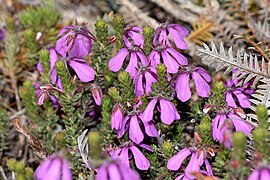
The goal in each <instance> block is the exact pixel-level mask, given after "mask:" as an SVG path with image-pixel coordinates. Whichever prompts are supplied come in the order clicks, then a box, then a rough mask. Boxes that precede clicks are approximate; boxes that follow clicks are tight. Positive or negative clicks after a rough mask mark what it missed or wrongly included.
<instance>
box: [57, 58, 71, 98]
mask: <svg viewBox="0 0 270 180" xmlns="http://www.w3.org/2000/svg"><path fill="white" fill-rule="evenodd" d="M55 68H56V71H57V74H58V75H59V76H60V77H61V82H62V85H63V89H64V91H65V93H66V95H67V96H68V98H71V97H70V96H72V92H73V90H74V86H73V83H72V79H71V77H70V76H69V72H68V70H67V69H66V65H65V63H64V62H63V61H62V60H58V61H57V62H56V63H55Z"/></svg>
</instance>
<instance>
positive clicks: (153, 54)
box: [148, 50, 160, 67]
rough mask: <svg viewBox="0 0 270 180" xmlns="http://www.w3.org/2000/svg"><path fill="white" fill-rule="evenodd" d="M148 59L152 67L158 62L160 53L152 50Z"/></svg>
mask: <svg viewBox="0 0 270 180" xmlns="http://www.w3.org/2000/svg"><path fill="white" fill-rule="evenodd" d="M148 59H149V61H150V63H151V65H152V66H153V67H157V65H158V64H160V54H159V53H158V52H156V51H154V50H153V51H152V52H151V53H150V54H149V56H148Z"/></svg>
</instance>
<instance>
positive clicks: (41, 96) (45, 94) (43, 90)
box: [34, 83, 63, 108]
mask: <svg viewBox="0 0 270 180" xmlns="http://www.w3.org/2000/svg"><path fill="white" fill-rule="evenodd" d="M34 87H35V88H36V89H38V90H37V91H36V94H37V97H38V105H40V106H41V105H42V104H43V103H44V102H45V101H46V100H47V99H48V98H49V97H50V99H51V100H52V102H53V105H54V107H55V108H58V107H59V103H58V99H57V98H56V97H55V96H53V95H52V94H51V92H59V93H63V91H62V90H61V89H58V88H57V87H54V86H53V85H51V84H45V85H43V86H40V85H39V83H36V84H34Z"/></svg>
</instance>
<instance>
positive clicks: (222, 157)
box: [212, 145, 231, 178]
mask: <svg viewBox="0 0 270 180" xmlns="http://www.w3.org/2000/svg"><path fill="white" fill-rule="evenodd" d="M230 158H231V150H230V149H226V148H225V147H224V146H223V145H222V146H220V148H219V150H218V152H217V154H216V156H215V161H214V162H213V163H212V170H213V173H214V174H215V175H216V176H218V177H220V178H222V177H224V176H225V175H226V167H227V166H229V161H230Z"/></svg>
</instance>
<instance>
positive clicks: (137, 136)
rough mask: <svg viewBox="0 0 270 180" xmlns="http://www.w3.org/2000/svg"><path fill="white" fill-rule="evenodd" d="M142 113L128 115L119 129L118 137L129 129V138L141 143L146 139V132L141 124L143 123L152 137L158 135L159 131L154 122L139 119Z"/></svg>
mask: <svg viewBox="0 0 270 180" xmlns="http://www.w3.org/2000/svg"><path fill="white" fill-rule="evenodd" d="M139 119H141V114H133V115H127V116H126V117H125V119H124V121H123V123H122V127H121V130H120V131H118V135H117V138H121V137H122V136H123V135H124V133H125V132H126V131H129V138H130V139H131V140H132V141H133V142H135V143H136V144H140V143H141V142H142V141H143V139H144V133H143V131H142V129H141V126H140V124H143V126H144V130H145V133H146V134H147V135H148V136H150V137H157V135H158V132H157V129H156V127H155V126H154V124H153V123H152V122H151V121H149V122H143V121H139Z"/></svg>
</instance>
